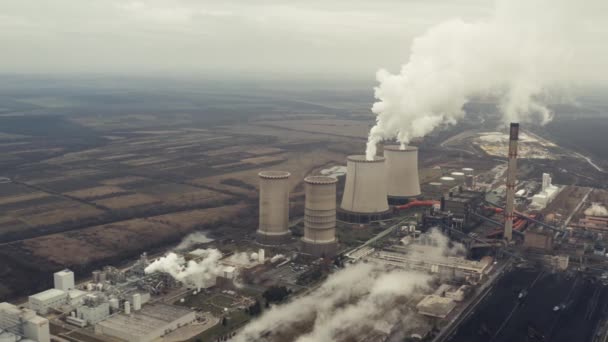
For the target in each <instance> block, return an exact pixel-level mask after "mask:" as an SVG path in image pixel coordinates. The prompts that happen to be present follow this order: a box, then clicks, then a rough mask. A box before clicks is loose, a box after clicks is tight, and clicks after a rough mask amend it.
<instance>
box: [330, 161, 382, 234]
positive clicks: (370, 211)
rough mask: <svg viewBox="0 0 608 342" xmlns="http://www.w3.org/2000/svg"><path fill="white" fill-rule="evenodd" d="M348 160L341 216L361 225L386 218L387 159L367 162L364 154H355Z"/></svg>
mask: <svg viewBox="0 0 608 342" xmlns="http://www.w3.org/2000/svg"><path fill="white" fill-rule="evenodd" d="M346 161H347V162H346V183H345V185H344V194H343V195H342V204H341V205H340V217H341V218H342V219H344V220H346V221H350V222H359V223H366V222H369V221H374V220H380V219H383V218H385V217H386V216H387V215H388V213H389V208H388V201H387V197H386V196H387V189H386V187H387V184H386V166H385V164H384V157H377V156H376V157H374V159H372V160H367V159H366V158H365V156H363V155H354V156H349V157H348V158H347V159H346Z"/></svg>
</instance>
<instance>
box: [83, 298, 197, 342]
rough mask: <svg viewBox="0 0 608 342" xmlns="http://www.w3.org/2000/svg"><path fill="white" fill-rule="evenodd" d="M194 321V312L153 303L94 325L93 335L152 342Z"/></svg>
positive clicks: (131, 341) (135, 341)
mask: <svg viewBox="0 0 608 342" xmlns="http://www.w3.org/2000/svg"><path fill="white" fill-rule="evenodd" d="M195 319H196V316H195V313H194V311H191V310H188V309H185V308H183V307H179V306H174V305H168V304H163V303H154V304H150V305H147V306H145V307H143V308H142V309H141V310H140V311H136V312H132V313H131V314H124V313H120V314H117V315H114V316H111V317H110V318H108V319H106V320H104V321H102V322H99V323H97V324H96V325H95V333H96V334H103V335H107V336H111V337H115V338H119V339H122V340H125V341H130V342H147V341H154V340H156V339H158V338H160V337H161V336H164V335H166V334H168V333H169V332H171V331H173V330H176V329H177V328H179V327H182V326H184V325H186V324H189V323H191V322H193V321H194V320H195Z"/></svg>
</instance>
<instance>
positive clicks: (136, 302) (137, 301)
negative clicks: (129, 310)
mask: <svg viewBox="0 0 608 342" xmlns="http://www.w3.org/2000/svg"><path fill="white" fill-rule="evenodd" d="M133 310H135V311H139V310H141V295H140V294H139V293H135V294H133Z"/></svg>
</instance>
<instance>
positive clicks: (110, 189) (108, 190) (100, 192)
mask: <svg viewBox="0 0 608 342" xmlns="http://www.w3.org/2000/svg"><path fill="white" fill-rule="evenodd" d="M121 192H125V190H124V189H122V188H119V187H117V186H96V187H93V188H88V189H81V190H76V191H70V192H66V193H65V195H68V196H72V197H76V198H80V199H88V198H95V197H101V196H107V195H111V194H118V193H121Z"/></svg>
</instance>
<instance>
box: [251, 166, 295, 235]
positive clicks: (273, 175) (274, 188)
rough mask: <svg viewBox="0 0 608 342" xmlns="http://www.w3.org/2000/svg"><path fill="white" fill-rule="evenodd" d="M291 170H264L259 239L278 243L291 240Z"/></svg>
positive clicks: (261, 180)
mask: <svg viewBox="0 0 608 342" xmlns="http://www.w3.org/2000/svg"><path fill="white" fill-rule="evenodd" d="M289 175H290V173H289V172H285V171H262V172H260V173H259V174H258V176H259V177H260V225H259V227H258V231H257V241H258V242H259V243H261V244H265V245H278V244H282V243H284V242H286V241H288V240H289V237H290V234H289V227H288V225H289Z"/></svg>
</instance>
